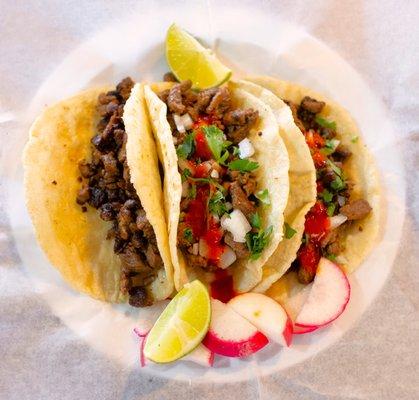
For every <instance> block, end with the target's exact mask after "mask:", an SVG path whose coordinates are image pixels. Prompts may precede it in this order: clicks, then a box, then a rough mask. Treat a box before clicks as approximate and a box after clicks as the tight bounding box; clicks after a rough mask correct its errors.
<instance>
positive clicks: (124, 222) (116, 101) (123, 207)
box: [76, 78, 164, 307]
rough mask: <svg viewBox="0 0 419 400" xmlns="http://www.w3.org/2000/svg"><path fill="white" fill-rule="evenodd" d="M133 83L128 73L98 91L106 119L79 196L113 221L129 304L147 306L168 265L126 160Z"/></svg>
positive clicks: (84, 166) (83, 167) (84, 164)
mask: <svg viewBox="0 0 419 400" xmlns="http://www.w3.org/2000/svg"><path fill="white" fill-rule="evenodd" d="M133 86H134V82H133V81H132V80H131V79H130V78H125V79H124V80H123V81H121V82H120V83H119V84H118V85H117V86H116V90H112V91H109V92H107V93H101V94H100V95H99V98H98V104H97V111H98V113H99V115H100V118H101V119H100V121H99V123H98V125H97V133H96V134H95V135H94V136H93V137H92V139H91V157H90V159H89V160H81V161H80V162H79V171H80V174H81V178H80V182H81V188H80V190H79V192H78V194H77V199H76V201H77V203H78V204H79V205H81V207H82V211H84V212H86V211H88V208H87V206H89V207H91V208H94V209H96V210H97V212H98V213H99V215H100V218H101V219H102V220H104V221H109V222H111V223H112V226H111V228H110V229H109V231H108V234H107V237H106V239H107V240H110V239H113V240H114V248H113V251H114V252H115V253H116V254H118V255H119V258H120V260H121V268H122V271H121V280H120V290H121V292H122V293H123V294H127V295H128V296H129V304H130V305H132V306H134V307H144V306H147V305H151V304H152V303H153V301H154V299H153V296H152V294H151V293H150V291H149V290H148V288H147V286H148V285H150V283H151V282H152V281H153V280H155V279H156V277H157V274H158V271H159V270H160V269H162V268H164V265H163V261H162V258H161V256H160V253H159V249H158V247H157V241H156V235H155V232H154V229H153V227H152V226H151V224H150V222H149V221H148V219H147V216H146V212H145V211H144V209H143V207H142V205H141V202H140V199H139V197H138V194H137V192H136V190H135V188H134V186H133V185H132V183H131V181H130V171H129V167H128V164H127V158H126V142H127V134H126V132H125V127H124V122H123V119H122V116H123V111H124V105H125V103H126V101H127V100H128V98H129V96H130V93H131V89H132V87H133Z"/></svg>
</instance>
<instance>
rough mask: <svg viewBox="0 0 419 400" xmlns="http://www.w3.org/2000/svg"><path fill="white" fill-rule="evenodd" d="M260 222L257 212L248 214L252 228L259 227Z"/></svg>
mask: <svg viewBox="0 0 419 400" xmlns="http://www.w3.org/2000/svg"><path fill="white" fill-rule="evenodd" d="M261 223H262V221H261V219H260V215H259V214H258V213H257V212H256V213H254V214H251V215H250V224H251V225H252V226H253V228H256V229H259V228H260V227H261Z"/></svg>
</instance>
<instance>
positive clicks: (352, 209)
mask: <svg viewBox="0 0 419 400" xmlns="http://www.w3.org/2000/svg"><path fill="white" fill-rule="evenodd" d="M371 210H372V208H371V206H370V205H369V203H368V201H366V200H363V199H360V200H355V201H353V202H351V203H349V204H346V205H344V206H343V207H342V208H341V209H340V212H341V213H342V214H343V215H345V216H346V217H347V218H348V220H355V219H361V218H364V217H366V216H367V215H368V214H369V213H370V212H371Z"/></svg>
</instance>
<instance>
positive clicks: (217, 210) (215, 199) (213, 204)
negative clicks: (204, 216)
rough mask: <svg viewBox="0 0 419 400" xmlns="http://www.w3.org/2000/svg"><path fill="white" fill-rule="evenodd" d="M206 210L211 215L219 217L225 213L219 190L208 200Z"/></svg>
mask: <svg viewBox="0 0 419 400" xmlns="http://www.w3.org/2000/svg"><path fill="white" fill-rule="evenodd" d="M208 208H209V211H210V212H211V213H212V214H216V215H218V216H219V217H221V216H222V215H223V214H225V213H226V212H227V208H226V205H225V198H224V195H223V194H222V193H221V192H220V191H219V190H217V191H216V192H215V193H214V195H213V196H212V197H211V198H210V200H209V203H208Z"/></svg>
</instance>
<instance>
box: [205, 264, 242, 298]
mask: <svg viewBox="0 0 419 400" xmlns="http://www.w3.org/2000/svg"><path fill="white" fill-rule="evenodd" d="M210 291H211V297H212V298H213V299H217V300H220V301H222V302H223V303H228V302H229V301H230V300H231V299H232V298H233V297H234V296H235V295H236V293H235V292H234V285H233V277H232V276H231V275H229V273H228V272H227V271H226V270H223V269H219V270H218V271H216V273H215V279H214V281H212V282H211V290H210Z"/></svg>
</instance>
